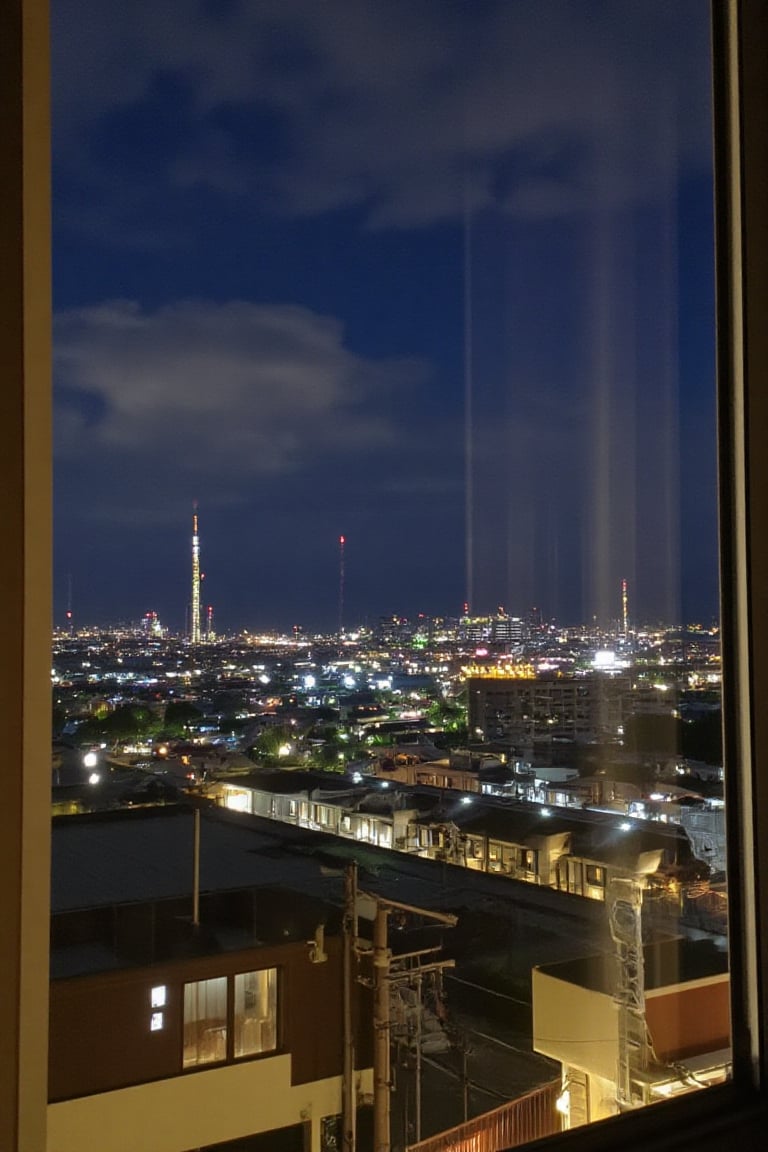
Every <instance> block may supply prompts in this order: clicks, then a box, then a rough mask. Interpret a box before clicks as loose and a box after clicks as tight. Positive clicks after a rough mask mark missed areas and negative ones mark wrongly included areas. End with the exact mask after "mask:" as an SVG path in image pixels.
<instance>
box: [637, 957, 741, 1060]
mask: <svg viewBox="0 0 768 1152" xmlns="http://www.w3.org/2000/svg"><path fill="white" fill-rule="evenodd" d="M729 998H730V980H729V979H728V977H727V976H723V977H721V978H719V979H717V980H709V981H707V983H706V984H704V983H702V984H694V985H689V986H687V987H680V988H675V989H665V990H664V991H662V992H660V993H659V994H658V995H655V994H653V993H650V994H646V1002H645V1016H646V1020H647V1022H648V1027H649V1029H650V1033H651V1037H652V1038H653V1047H654V1050H655V1052H656V1055H657V1056H658V1058H659V1059H660V1060H674V1059H683V1058H684V1057H686V1056H693V1055H696V1054H697V1053H701V1052H716V1051H717V1050H718V1049H720V1048H727V1047H728V1046H729V1045H730V1042H731V1023H730V1006H729Z"/></svg>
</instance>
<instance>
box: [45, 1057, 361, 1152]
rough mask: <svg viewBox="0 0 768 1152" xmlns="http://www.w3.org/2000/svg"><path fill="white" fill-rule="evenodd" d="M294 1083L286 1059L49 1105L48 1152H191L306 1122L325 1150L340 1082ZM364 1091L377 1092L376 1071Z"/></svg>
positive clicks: (314, 1143) (315, 1144) (315, 1149)
mask: <svg viewBox="0 0 768 1152" xmlns="http://www.w3.org/2000/svg"><path fill="white" fill-rule="evenodd" d="M113 1042H114V1037H113ZM292 1081H293V1076H292V1068H291V1057H290V1055H288V1054H284V1055H280V1056H273V1057H269V1058H266V1059H263V1060H257V1061H246V1062H245V1063H240V1064H236V1065H230V1066H228V1067H220V1068H211V1069H209V1070H208V1071H206V1072H199V1073H195V1074H194V1075H185V1076H174V1077H172V1078H170V1079H166V1080H157V1081H154V1082H153V1083H151V1084H142V1085H137V1086H133V1087H129V1088H123V1089H120V1090H117V1091H113V1092H102V1093H100V1094H98V1095H95V1096H87V1097H81V1098H79V1099H75V1100H66V1101H63V1102H61V1103H56V1104H50V1105H49V1107H48V1143H47V1145H46V1152H85V1150H86V1149H94V1150H95V1149H98V1152H137V1149H146V1150H147V1152H189V1150H190V1149H194V1148H200V1147H203V1146H205V1145H207V1144H218V1143H220V1142H223V1141H226V1140H235V1139H237V1138H238V1137H242V1136H249V1135H252V1134H253V1133H256V1132H269V1131H272V1130H273V1129H279V1128H285V1127H288V1126H289V1125H293V1124H298V1123H301V1122H308V1123H309V1124H310V1126H311V1143H310V1152H319V1149H320V1121H321V1119H322V1117H323V1116H331V1115H335V1114H337V1113H338V1112H339V1110H340V1101H341V1077H340V1076H335V1077H330V1078H328V1079H325V1080H321V1081H316V1082H315V1083H313V1084H300V1085H297V1084H295V1083H293V1082H292ZM361 1088H362V1090H364V1091H370V1089H371V1084H370V1075H369V1074H368V1075H367V1076H365V1077H363V1078H362V1083H361Z"/></svg>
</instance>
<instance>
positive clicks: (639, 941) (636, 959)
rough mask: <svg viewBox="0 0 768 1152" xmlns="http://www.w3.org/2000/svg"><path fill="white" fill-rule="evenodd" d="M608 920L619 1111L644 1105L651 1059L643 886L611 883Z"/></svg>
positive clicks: (618, 881) (621, 881)
mask: <svg viewBox="0 0 768 1152" xmlns="http://www.w3.org/2000/svg"><path fill="white" fill-rule="evenodd" d="M607 895H608V918H609V923H610V929H611V937H612V939H613V942H614V944H615V946H616V956H617V959H618V965H617V968H618V975H617V985H616V993H615V997H614V999H615V1001H616V1005H617V1007H618V1010H619V1059H618V1068H617V1073H616V1102H617V1104H618V1105H619V1109H620V1110H621V1111H626V1110H627V1109H629V1108H638V1107H640V1106H641V1105H642V1104H645V1103H646V1099H645V1093H644V1091H643V1082H644V1080H645V1078H646V1073H647V1070H648V1065H649V1063H650V1059H651V1048H650V1044H649V1042H648V1028H647V1024H646V1019H645V978H644V970H643V928H642V909H643V886H642V882H641V881H640V880H639V879H623V878H622V879H619V878H617V879H614V880H612V881H611V883H610V885H609V888H608V893H607Z"/></svg>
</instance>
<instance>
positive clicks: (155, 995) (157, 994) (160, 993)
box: [149, 984, 168, 1008]
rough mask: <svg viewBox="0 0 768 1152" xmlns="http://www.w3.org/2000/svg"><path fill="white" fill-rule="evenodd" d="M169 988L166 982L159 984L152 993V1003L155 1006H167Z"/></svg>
mask: <svg viewBox="0 0 768 1152" xmlns="http://www.w3.org/2000/svg"><path fill="white" fill-rule="evenodd" d="M167 996H168V989H167V988H166V986H165V984H158V985H157V986H156V987H155V988H153V989H152V991H151V993H150V1001H149V1002H150V1004H151V1005H152V1007H153V1008H165V1005H166V1000H167Z"/></svg>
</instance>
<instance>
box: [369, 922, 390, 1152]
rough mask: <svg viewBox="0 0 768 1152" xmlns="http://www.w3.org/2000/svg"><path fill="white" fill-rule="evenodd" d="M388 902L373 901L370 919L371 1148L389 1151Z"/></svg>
mask: <svg viewBox="0 0 768 1152" xmlns="http://www.w3.org/2000/svg"><path fill="white" fill-rule="evenodd" d="M388 925H389V905H387V904H384V903H382V902H381V901H377V902H376V919H375V920H374V922H373V1152H390V1106H389V1105H390V1099H389V1091H390V1087H391V1083H390V1067H389V1033H390V1021H389V963H390V959H391V953H390V951H389V948H388V947H387V928H388Z"/></svg>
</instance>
